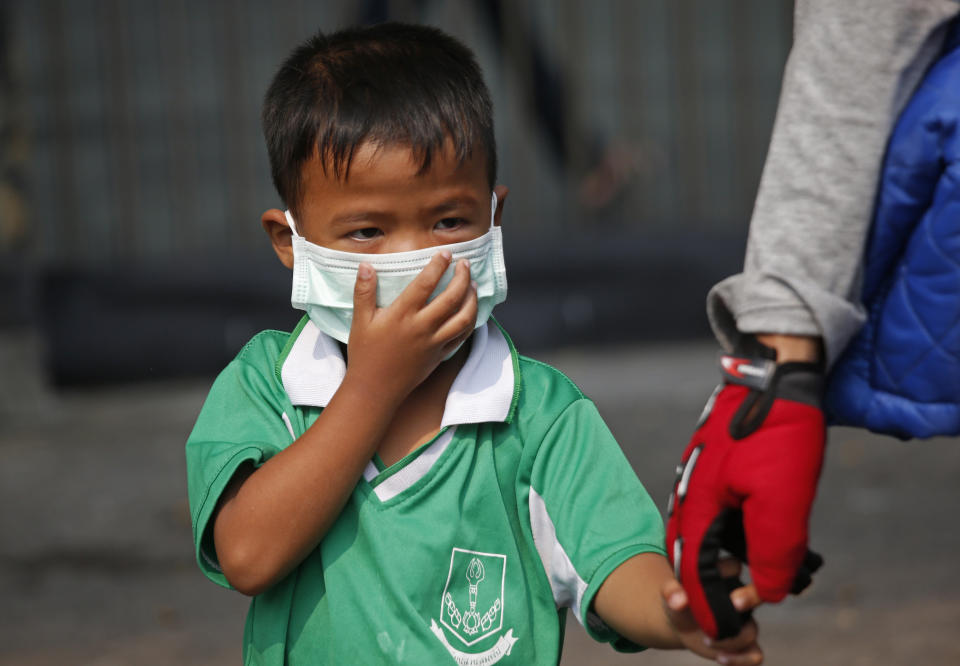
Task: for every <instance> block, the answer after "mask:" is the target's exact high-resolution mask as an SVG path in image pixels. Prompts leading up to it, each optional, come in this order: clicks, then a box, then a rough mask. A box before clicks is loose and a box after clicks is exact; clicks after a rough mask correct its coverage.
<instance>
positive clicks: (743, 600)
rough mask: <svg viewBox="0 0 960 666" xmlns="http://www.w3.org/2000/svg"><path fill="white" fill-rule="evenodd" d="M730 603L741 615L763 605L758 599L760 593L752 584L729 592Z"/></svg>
mask: <svg viewBox="0 0 960 666" xmlns="http://www.w3.org/2000/svg"><path fill="white" fill-rule="evenodd" d="M730 601H731V602H732V603H733V607H734V608H736V609H737V610H738V611H740V612H741V613H743V612H744V611H748V610H751V609H753V608H756V607H757V606H759V605H760V604H762V603H763V599H761V598H760V593H759V592H757V587H756V586H755V585H753V584H752V583H751V584H750V585H744V586H743V587H738V588H737V589H735V590H734V591H733V592H731V593H730Z"/></svg>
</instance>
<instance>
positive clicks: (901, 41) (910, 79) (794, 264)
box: [707, 0, 960, 365]
mask: <svg viewBox="0 0 960 666" xmlns="http://www.w3.org/2000/svg"><path fill="white" fill-rule="evenodd" d="M958 12H960V3H958V2H957V1H956V0H845V1H844V2H834V1H833V0H797V3H796V12H795V22H794V45H793V49H792V51H791V53H790V56H789V59H788V61H787V66H786V70H785V72H784V77H783V84H782V90H781V95H780V102H779V106H778V110H777V117H776V120H775V123H774V130H773V135H772V138H771V142H770V148H769V152H768V154H767V160H766V163H765V165H764V170H763V175H762V177H761V181H760V188H759V190H758V193H757V199H756V204H755V207H754V211H753V216H752V219H751V224H750V232H749V238H748V242H747V253H746V259H745V263H744V269H743V272H742V273H740V274H738V275H734V276H732V277H730V278H728V279H726V280H724V281H723V282H721V283H719V284H718V285H716V286H715V287H714V288H713V289H712V290H711V291H710V294H709V295H708V299H707V311H708V315H709V318H710V322H711V325H712V326H713V329H714V332H715V333H716V335H717V338H718V339H719V341H720V342H721V344H722V345H723V346H724V347H725V348H726V349H727V350H728V351H730V350H732V349H733V348H734V347H735V346H736V344H737V341H738V338H739V337H740V334H741V333H754V334H756V333H767V334H786V335H791V336H800V337H809V338H822V344H823V350H824V353H825V360H826V362H827V364H828V365H829V364H831V363H832V362H833V361H834V360H835V359H836V357H837V356H838V354H839V353H840V352H841V351H842V350H843V348H844V346H845V345H846V344H847V342H848V341H849V340H850V338H851V337H852V336H853V335H854V334H855V333H856V331H857V329H858V328H859V327H860V326H861V324H862V323H863V321H864V313H863V311H862V308H861V307H860V306H859V304H858V298H859V286H860V283H859V280H860V276H859V271H860V263H861V256H862V254H863V248H864V243H865V239H866V235H867V231H868V228H869V223H870V217H871V213H872V209H873V203H874V191H875V189H876V186H877V181H878V177H879V173H880V165H881V161H882V157H883V152H884V148H885V146H886V142H887V139H888V136H889V134H890V129H891V127H892V126H893V124H894V122H895V120H896V117H897V115H898V114H899V112H900V111H901V109H902V108H903V106H904V105H905V103H906V101H907V100H908V99H909V97H910V95H911V93H912V92H913V90H914V88H915V87H916V85H917V83H918V82H919V80H920V78H921V77H922V75H923V73H924V72H925V71H926V69H927V67H928V66H929V64H930V63H931V62H932V61H933V59H934V58H935V57H936V56H937V54H938V52H939V50H940V48H941V45H942V41H943V37H944V34H945V26H946V24H947V22H949V20H950V19H951V18H953V17H955V16H956V15H957V14H958Z"/></svg>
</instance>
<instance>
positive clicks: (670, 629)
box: [593, 553, 763, 666]
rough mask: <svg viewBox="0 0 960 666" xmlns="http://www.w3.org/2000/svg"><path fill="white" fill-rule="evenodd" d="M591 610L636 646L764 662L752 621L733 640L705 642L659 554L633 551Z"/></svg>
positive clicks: (750, 664)
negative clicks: (674, 649) (637, 553)
mask: <svg viewBox="0 0 960 666" xmlns="http://www.w3.org/2000/svg"><path fill="white" fill-rule="evenodd" d="M593 608H594V610H595V612H596V614H597V615H598V616H599V617H600V619H601V620H603V621H604V622H605V623H606V624H607V625H608V626H609V627H610V628H611V629H613V630H614V631H616V632H617V633H618V634H620V635H621V636H624V637H625V638H628V639H630V640H631V641H633V642H634V643H637V644H638V645H645V646H647V647H652V648H660V649H672V648H686V649H688V650H690V651H691V652H694V653H695V654H698V655H700V656H701V657H704V658H707V659H714V660H716V661H717V662H719V663H721V664H732V665H735V666H754V665H756V664H760V663H761V662H762V661H763V653H762V652H761V651H760V647H759V646H758V645H757V642H756V639H757V628H756V624H754V623H753V621H750V622H749V623H747V625H746V626H745V627H744V629H743V631H741V632H740V634H739V635H738V636H735V637H734V638H730V639H727V640H724V641H716V642H713V643H709V644H708V643H707V641H706V636H705V634H703V632H701V631H700V629H699V628H698V627H697V624H696V622H695V621H694V620H693V617H692V615H691V614H690V611H689V608H688V606H687V597H686V594H685V593H684V592H683V589H682V588H681V587H680V583H678V582H677V580H676V578H674V576H673V572H672V571H671V570H670V565H669V564H668V563H667V559H666V558H665V557H664V556H662V555H660V554H659V553H643V554H640V555H635V556H633V557H631V558H630V559H629V560H627V561H625V562H624V563H623V564H621V565H620V566H619V567H617V568H616V569H614V570H613V572H612V573H611V574H610V575H609V576H608V577H607V579H606V580H605V581H604V583H603V585H601V586H600V589H599V590H597V594H596V596H595V597H594V602H593Z"/></svg>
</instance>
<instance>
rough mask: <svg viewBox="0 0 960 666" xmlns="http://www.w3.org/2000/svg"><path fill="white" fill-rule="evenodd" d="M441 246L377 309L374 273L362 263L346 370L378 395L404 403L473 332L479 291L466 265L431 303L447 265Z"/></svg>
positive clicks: (462, 264)
mask: <svg viewBox="0 0 960 666" xmlns="http://www.w3.org/2000/svg"><path fill="white" fill-rule="evenodd" d="M450 261H451V255H450V253H449V252H448V251H446V250H442V251H440V252H438V253H437V254H436V256H434V257H433V259H432V260H431V261H430V263H429V264H427V266H426V267H425V268H424V269H423V271H421V272H420V274H419V275H418V276H417V277H416V278H415V279H414V280H413V282H411V283H410V284H409V285H408V286H407V288H406V289H404V290H403V292H402V293H401V294H400V296H398V297H397V299H396V300H395V301H394V302H393V303H391V304H390V305H389V306H388V307H385V308H378V307H377V276H376V272H375V271H374V269H373V267H371V266H370V265H368V264H361V265H360V269H359V270H358V273H357V282H356V285H355V287H354V294H353V308H354V311H353V324H352V326H351V328H350V341H349V343H348V345H347V374H348V375H350V376H352V377H355V378H362V379H363V380H364V381H365V384H366V385H367V386H369V387H370V388H371V389H375V390H376V391H377V392H378V397H379V398H381V399H383V400H387V401H393V402H399V401H402V400H403V399H404V398H405V397H406V396H407V395H408V394H409V393H410V392H411V391H412V390H413V389H414V388H416V387H417V386H418V385H419V384H420V383H421V382H423V380H424V379H426V378H427V377H428V376H429V375H430V373H432V372H433V371H434V369H436V367H437V366H438V365H439V364H440V363H441V362H442V361H443V360H444V359H445V358H446V357H447V356H448V355H449V354H450V353H451V352H452V351H454V350H455V349H456V348H457V346H458V345H460V344H461V343H462V342H463V341H465V340H466V339H467V338H468V337H469V336H470V334H471V333H472V332H473V327H474V325H475V323H476V319H477V292H476V288H475V287H474V285H473V284H472V283H471V281H470V265H469V262H468V261H467V260H465V259H462V260H460V261H459V262H457V265H456V267H455V269H454V276H453V279H452V280H451V281H450V283H449V284H448V285H447V287H446V288H445V289H444V290H443V291H442V292H440V294H438V295H437V297H436V298H434V299H433V300H432V301H431V300H429V299H430V295H431V294H432V293H433V291H434V289H436V287H437V285H438V284H439V282H440V279H441V278H442V277H443V274H444V272H445V271H446V270H447V268H448V267H449V265H450Z"/></svg>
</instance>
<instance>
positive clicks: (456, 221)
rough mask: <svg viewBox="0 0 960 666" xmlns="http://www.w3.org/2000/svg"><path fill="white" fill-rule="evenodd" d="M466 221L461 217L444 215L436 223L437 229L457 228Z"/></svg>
mask: <svg viewBox="0 0 960 666" xmlns="http://www.w3.org/2000/svg"><path fill="white" fill-rule="evenodd" d="M466 223H467V221H466V220H465V219H463V218H462V217H445V218H443V219H442V220H440V221H439V222H437V224H436V228H437V229H448V230H449V229H457V228H458V227H461V226H463V225H464V224H466Z"/></svg>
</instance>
